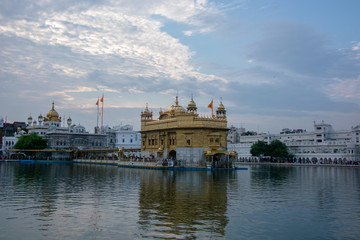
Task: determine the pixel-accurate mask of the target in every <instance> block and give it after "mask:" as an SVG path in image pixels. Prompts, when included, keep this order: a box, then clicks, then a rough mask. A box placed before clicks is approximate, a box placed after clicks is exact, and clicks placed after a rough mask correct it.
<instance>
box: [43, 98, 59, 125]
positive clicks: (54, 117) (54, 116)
mask: <svg viewBox="0 0 360 240" xmlns="http://www.w3.org/2000/svg"><path fill="white" fill-rule="evenodd" d="M44 120H45V121H52V122H61V120H60V119H59V114H58V113H57V112H56V111H55V109H54V102H53V103H52V108H51V110H50V111H49V112H48V113H47V114H46V118H45V119H44Z"/></svg>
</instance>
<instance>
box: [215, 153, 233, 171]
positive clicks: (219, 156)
mask: <svg viewBox="0 0 360 240" xmlns="http://www.w3.org/2000/svg"><path fill="white" fill-rule="evenodd" d="M230 167H231V166H230V163H229V159H228V157H227V155H225V154H223V153H216V154H214V156H213V163H212V168H230Z"/></svg>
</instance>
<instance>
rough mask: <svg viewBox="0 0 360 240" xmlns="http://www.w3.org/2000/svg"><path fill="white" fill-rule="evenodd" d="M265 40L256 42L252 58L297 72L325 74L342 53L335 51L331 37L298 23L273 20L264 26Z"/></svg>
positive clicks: (263, 35)
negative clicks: (274, 21)
mask: <svg viewBox="0 0 360 240" xmlns="http://www.w3.org/2000/svg"><path fill="white" fill-rule="evenodd" d="M261 36H262V39H261V40H260V41H258V42H255V43H254V44H253V45H252V49H251V50H250V52H249V53H248V58H249V59H255V61H257V62H263V63H266V64H274V65H278V66H280V67H284V68H287V69H290V70H291V71H293V72H294V73H298V74H304V75H317V76H319V75H320V76H323V75H327V74H328V73H329V70H330V69H331V68H332V67H333V66H334V65H335V64H336V63H337V62H338V60H339V58H341V55H339V54H338V53H337V52H336V51H334V50H331V49H330V48H329V47H328V46H329V44H330V41H329V36H326V35H321V34H318V33H315V32H314V31H313V30H312V29H311V28H309V27H306V26H303V25H300V24H295V23H285V22H278V23H271V24H268V25H267V26H265V27H264V28H263V29H262V33H261Z"/></svg>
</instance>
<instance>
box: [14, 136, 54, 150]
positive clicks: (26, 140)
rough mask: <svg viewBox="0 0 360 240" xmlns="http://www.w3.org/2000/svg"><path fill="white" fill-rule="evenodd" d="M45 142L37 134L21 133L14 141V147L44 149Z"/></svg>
mask: <svg viewBox="0 0 360 240" xmlns="http://www.w3.org/2000/svg"><path fill="white" fill-rule="evenodd" d="M46 146H47V143H46V140H45V139H44V138H42V137H41V136H38V135H37V134H36V133H30V134H27V135H23V136H21V137H20V138H19V140H18V141H17V142H16V144H15V146H14V149H44V148H46Z"/></svg>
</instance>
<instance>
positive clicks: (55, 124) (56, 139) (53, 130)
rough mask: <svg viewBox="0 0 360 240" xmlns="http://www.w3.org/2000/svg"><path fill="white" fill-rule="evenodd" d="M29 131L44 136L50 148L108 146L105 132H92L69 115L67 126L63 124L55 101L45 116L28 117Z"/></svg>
mask: <svg viewBox="0 0 360 240" xmlns="http://www.w3.org/2000/svg"><path fill="white" fill-rule="evenodd" d="M27 120H28V121H27V127H26V129H27V130H28V133H33V132H34V133H37V134H38V135H39V136H42V137H44V138H45V139H46V140H47V143H48V149H53V150H73V149H101V148H107V147H108V144H107V136H106V135H105V134H91V133H89V132H87V131H86V129H85V127H84V126H82V125H80V124H78V125H75V124H72V120H71V118H70V117H69V118H68V119H67V120H66V123H67V126H61V122H62V121H61V120H62V119H61V117H59V114H58V113H57V111H56V110H55V107H54V102H53V103H52V108H51V109H50V111H49V112H48V113H47V114H46V116H45V117H43V116H42V115H41V114H40V115H39V116H38V119H37V120H38V121H36V120H33V118H32V117H31V116H29V117H28V119H27Z"/></svg>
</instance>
